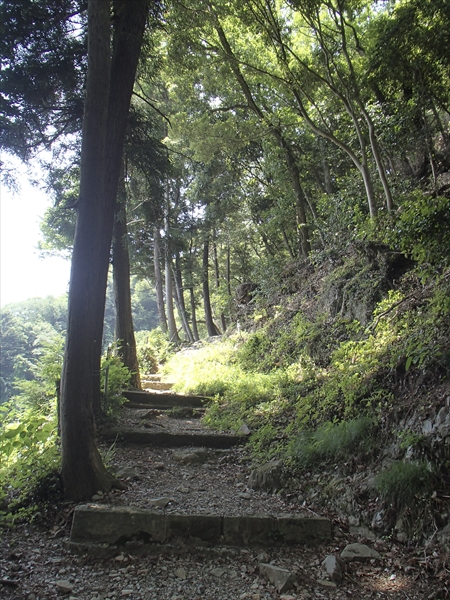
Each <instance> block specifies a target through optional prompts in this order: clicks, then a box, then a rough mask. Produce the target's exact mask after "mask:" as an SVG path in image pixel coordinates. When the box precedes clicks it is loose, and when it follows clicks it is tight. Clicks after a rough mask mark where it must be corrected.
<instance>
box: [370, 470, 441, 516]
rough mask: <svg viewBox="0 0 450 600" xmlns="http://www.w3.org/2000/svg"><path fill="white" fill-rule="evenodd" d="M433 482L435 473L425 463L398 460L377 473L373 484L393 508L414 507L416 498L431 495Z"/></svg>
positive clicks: (419, 498)
mask: <svg viewBox="0 0 450 600" xmlns="http://www.w3.org/2000/svg"><path fill="white" fill-rule="evenodd" d="M435 482H436V477H435V474H434V473H433V471H432V470H431V469H430V466H429V465H428V464H427V463H425V462H406V461H398V462H394V463H392V465H390V466H389V467H387V468H386V469H385V470H384V471H382V472H381V473H379V475H377V477H376V479H375V486H376V488H377V490H378V491H379V493H380V494H381V495H382V497H383V498H384V500H385V501H386V502H388V503H389V504H392V505H393V506H394V507H395V508H397V509H402V508H404V507H409V508H412V509H414V507H415V505H416V503H417V502H418V500H421V499H423V498H426V497H428V498H429V497H430V496H431V494H432V492H433V487H434V484H435Z"/></svg>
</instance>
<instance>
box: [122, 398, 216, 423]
mask: <svg viewBox="0 0 450 600" xmlns="http://www.w3.org/2000/svg"><path fill="white" fill-rule="evenodd" d="M124 407H126V408H133V409H135V410H155V411H161V412H163V413H165V412H167V411H173V414H171V417H172V418H174V419H178V418H181V419H184V418H191V419H200V418H201V417H203V416H204V414H205V409H204V408H192V407H191V406H170V407H167V405H165V404H152V405H151V406H149V405H148V404H136V403H134V402H127V403H126V404H124ZM142 418H145V417H142Z"/></svg>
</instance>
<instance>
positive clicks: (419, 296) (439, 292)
mask: <svg viewBox="0 0 450 600" xmlns="http://www.w3.org/2000/svg"><path fill="white" fill-rule="evenodd" d="M449 298H450V275H448V274H447V273H443V274H442V275H436V276H435V277H434V278H433V279H432V280H430V279H426V280H425V281H421V280H420V279H419V278H418V276H417V274H416V273H415V272H412V273H411V274H408V275H406V276H405V277H404V278H403V280H402V284H401V285H399V286H398V287H397V289H396V290H395V291H390V292H389V293H388V294H386V295H385V297H384V298H383V300H381V301H380V302H378V303H377V305H376V308H375V310H374V312H373V315H372V318H371V319H370V321H369V322H368V323H367V324H366V325H365V326H362V325H361V323H359V322H358V321H349V320H346V319H343V318H342V317H341V316H340V315H338V316H336V317H334V318H333V317H330V315H327V314H326V313H321V314H316V315H313V317H312V316H311V314H310V313H308V312H306V311H304V310H303V309H302V306H301V305H300V306H299V307H298V308H297V312H296V313H295V314H292V312H291V313H290V314H289V313H286V311H284V312H283V310H282V309H281V308H275V309H274V310H271V311H270V310H269V307H266V308H267V310H265V312H264V311H263V307H262V306H261V302H260V303H259V304H258V307H257V308H256V310H255V322H254V326H253V328H252V329H253V331H252V332H250V333H247V332H243V331H240V332H238V333H235V334H233V335H230V336H228V337H227V338H223V339H222V340H221V341H216V342H214V343H212V344H205V345H204V347H203V348H201V349H197V350H189V351H183V352H180V353H177V354H176V355H175V356H173V357H172V358H171V359H169V360H168V361H167V363H166V365H165V370H166V372H168V373H170V377H171V379H173V380H175V381H177V385H176V389H177V390H178V391H183V392H189V393H198V394H203V395H206V396H209V397H210V398H211V400H210V403H209V407H208V409H207V412H206V416H205V418H204V422H205V424H206V425H209V426H211V427H214V428H216V429H222V430H234V431H236V430H237V429H238V428H239V427H240V425H242V424H243V423H246V424H247V425H248V426H249V428H250V430H251V435H250V438H249V443H250V447H251V449H252V451H253V454H254V457H255V460H257V461H259V462H262V461H264V460H267V459H270V458H273V457H275V456H278V457H285V458H287V459H288V460H289V461H291V462H292V463H297V464H298V465H302V464H305V465H306V464H309V463H311V464H313V463H317V462H319V463H320V462H322V461H326V460H329V459H330V460H335V459H336V458H342V457H345V455H351V454H352V452H354V451H355V448H356V447H358V449H359V450H361V451H365V449H367V448H366V446H367V445H369V446H370V444H371V443H373V442H374V438H373V435H372V434H373V431H375V425H374V424H376V423H378V422H381V421H384V420H385V419H386V416H387V415H389V414H391V413H392V412H393V411H394V410H396V408H397V407H396V402H397V395H398V391H399V389H400V388H402V387H404V385H405V381H407V380H408V378H409V377H410V376H412V377H416V380H417V379H419V376H423V375H424V374H425V375H426V374H430V373H436V374H437V376H438V377H447V376H448V368H449V357H450V343H449V342H448V340H449V339H450V321H449V318H448V315H449V313H450V300H449ZM261 311H263V312H264V314H265V316H264V318H261V314H262V312H261ZM270 313H271V314H273V316H272V317H269V316H268V315H269V314H270ZM283 315H284V316H283ZM247 319H249V317H248V316H247ZM428 376H429V375H428Z"/></svg>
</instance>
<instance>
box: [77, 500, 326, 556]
mask: <svg viewBox="0 0 450 600" xmlns="http://www.w3.org/2000/svg"><path fill="white" fill-rule="evenodd" d="M331 535H332V528H331V523H330V521H329V520H328V519H324V518H321V517H311V518H309V517H300V516H295V515H287V516H280V517H274V516H270V515H259V516H253V515H241V516H227V515H213V514H211V515H206V514H199V515H185V514H177V513H163V512H156V511H150V510H143V509H139V508H134V507H125V506H124V507H122V506H116V507H108V506H105V505H102V504H84V505H80V506H77V507H76V509H75V512H74V516H73V522H72V530H71V533H70V541H69V548H70V549H71V550H72V551H74V552H80V553H88V554H94V555H102V556H110V555H113V554H115V553H118V552H120V551H123V550H125V551H127V552H131V553H133V552H138V553H139V554H151V553H157V552H160V551H161V549H162V547H164V546H171V547H173V548H176V547H186V546H232V547H233V546H234V547H236V546H237V547H243V546H263V547H264V546H274V545H297V544H301V545H308V546H314V545H317V544H320V543H322V542H325V541H327V540H330V539H331Z"/></svg>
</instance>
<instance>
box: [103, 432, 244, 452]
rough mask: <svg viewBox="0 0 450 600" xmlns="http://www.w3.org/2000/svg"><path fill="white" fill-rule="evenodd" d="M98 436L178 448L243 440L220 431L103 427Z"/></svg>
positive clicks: (224, 445)
mask: <svg viewBox="0 0 450 600" xmlns="http://www.w3.org/2000/svg"><path fill="white" fill-rule="evenodd" d="M100 436H101V437H102V438H103V439H104V440H107V441H114V440H121V441H124V442H127V443H129V444H138V445H142V446H165V447H169V448H180V447H182V446H195V447H197V448H199V447H200V448H202V447H203V448H222V449H227V448H232V447H233V446H237V445H239V444H242V443H244V442H245V438H244V437H243V436H239V435H227V434H220V433H215V434H214V433H170V432H168V431H143V430H141V429H124V428H121V429H118V428H117V429H116V428H105V429H102V430H100Z"/></svg>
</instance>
